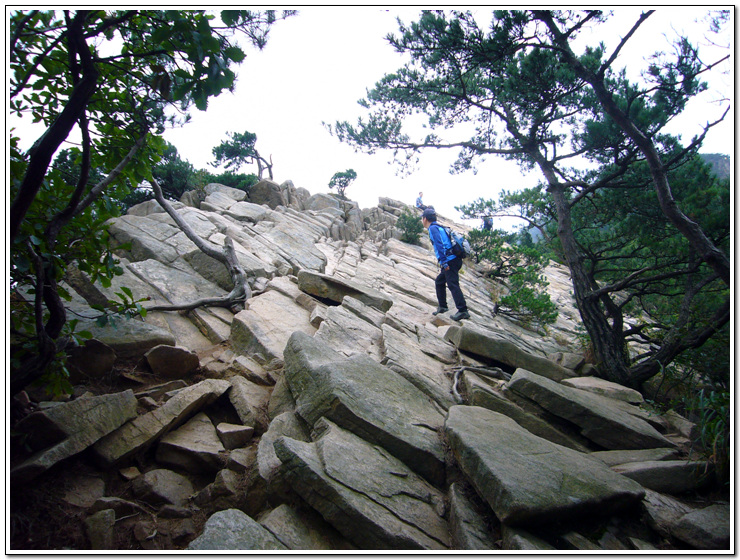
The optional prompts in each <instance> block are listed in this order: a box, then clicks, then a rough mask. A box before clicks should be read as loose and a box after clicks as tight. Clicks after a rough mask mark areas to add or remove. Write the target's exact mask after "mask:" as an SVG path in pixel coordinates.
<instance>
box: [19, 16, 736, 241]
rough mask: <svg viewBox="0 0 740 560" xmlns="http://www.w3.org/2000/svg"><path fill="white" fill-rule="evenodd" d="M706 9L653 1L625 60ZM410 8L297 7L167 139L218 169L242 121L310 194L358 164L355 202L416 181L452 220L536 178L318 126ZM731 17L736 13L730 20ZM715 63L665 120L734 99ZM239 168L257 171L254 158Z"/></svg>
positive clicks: (370, 78)
mask: <svg viewBox="0 0 740 560" xmlns="http://www.w3.org/2000/svg"><path fill="white" fill-rule="evenodd" d="M615 10H616V12H617V15H619V16H620V17H619V20H620V21H621V22H622V25H616V26H614V25H611V30H612V32H613V33H616V34H617V35H615V36H614V37H615V38H616V37H618V36H619V34H622V35H623V34H624V33H626V32H627V30H628V29H629V27H630V26H631V25H632V23H633V22H634V21H635V20H636V18H637V15H638V14H639V9H637V8H616V9H615ZM473 11H474V12H475V13H476V15H477V16H478V19H479V21H480V22H481V23H482V24H483V26H487V23H488V22H489V21H490V15H489V14H490V8H486V9H484V8H482V7H476V8H473ZM705 13H706V8H705V7H693V8H679V7H664V8H659V13H657V14H655V15H653V16H652V17H651V18H649V20H648V22H647V23H646V24H645V25H644V26H643V28H641V30H640V31H639V32H638V35H637V36H636V37H634V38H633V39H632V40H631V41H630V43H629V45H630V46H631V51H626V52H625V53H624V57H625V60H633V61H634V60H635V59H636V58H642V57H643V56H644V55H647V54H650V52H652V50H654V49H653V48H652V45H654V44H660V47H657V48H667V46H666V42H665V39H664V38H663V36H662V34H663V33H668V35H669V36H670V37H672V36H674V33H673V32H672V31H671V26H672V27H674V28H675V29H676V30H680V29H681V28H682V27H683V26H684V25H690V24H691V22H692V21H693V20H695V19H697V18H702V17H703V15H704V14H705ZM418 14H419V8H397V7H389V8H388V9H383V8H379V7H352V6H348V7H305V8H300V9H299V14H298V15H296V16H294V17H291V18H289V19H287V20H285V21H279V22H277V23H276V24H275V25H274V26H273V28H272V29H271V31H270V36H269V40H268V43H267V46H266V47H265V49H264V50H262V51H258V50H256V49H254V48H251V47H250V48H245V51H246V53H247V58H246V60H245V61H244V62H243V63H242V64H241V65H240V66H239V67H238V68H237V73H238V80H237V85H236V89H235V91H234V93H228V92H227V93H224V94H221V95H220V96H219V97H217V98H214V99H211V100H210V102H209V107H208V110H207V111H206V112H201V111H198V110H197V109H193V111H192V121H191V122H190V123H189V124H187V125H185V126H184V127H183V128H180V129H177V130H170V131H167V132H166V133H165V138H166V139H167V140H168V141H169V142H171V143H172V144H174V145H175V146H176V147H177V149H178V151H179V153H180V156H181V157H182V158H183V159H186V160H187V161H189V162H190V163H192V164H193V165H194V166H195V167H196V168H207V169H210V170H212V171H215V169H213V168H211V167H210V166H209V164H210V162H212V161H213V155H212V151H211V150H212V149H213V147H215V146H217V145H218V144H220V143H221V142H222V141H224V140H227V133H228V132H244V131H247V130H248V131H249V132H252V133H255V134H256V135H257V144H256V147H257V150H258V151H259V152H260V154H261V155H263V156H264V157H266V158H268V159H269V158H270V156H271V157H272V161H273V164H274V167H273V170H274V175H275V180H276V181H277V182H278V183H282V182H283V181H285V180H288V179H290V180H292V181H293V183H294V184H295V185H296V186H297V187H303V188H306V189H308V190H309V191H310V192H311V193H312V194H315V193H318V192H329V188H328V183H329V180H330V179H331V177H332V175H333V174H334V173H335V172H337V171H344V170H346V169H348V168H352V169H354V170H355V171H356V172H357V180H356V181H355V182H354V183H352V185H350V187H349V188H348V189H347V193H346V194H347V196H348V197H349V198H350V199H352V200H356V201H358V202H359V204H360V206H361V207H362V208H369V207H373V206H376V205H377V204H378V197H389V198H393V199H396V200H402V201H404V202H407V203H409V204H413V203H414V201H415V199H416V196H417V195H418V193H419V191H423V192H424V201H425V203H426V204H433V205H434V206H435V207H436V209H437V211H438V212H439V213H440V214H442V215H444V216H447V217H449V218H452V219H455V220H459V219H460V215H459V213H458V212H456V211H455V210H454V206H456V205H460V204H464V203H467V202H472V201H473V200H476V199H477V198H479V197H484V198H497V196H498V192H499V190H500V189H508V190H515V189H520V188H524V187H529V186H533V185H534V184H536V182H537V181H538V180H539V179H540V178H541V176H540V175H539V174H538V173H531V174H529V175H527V176H523V175H522V173H521V172H520V170H519V168H518V166H517V165H515V164H513V163H511V162H506V161H504V160H503V159H500V158H493V157H491V158H489V159H487V160H486V161H485V162H484V163H482V164H480V165H479V172H478V173H477V174H473V173H472V172H467V173H465V174H462V175H450V174H449V166H450V164H451V163H452V162H453V161H454V159H455V158H456V155H457V152H456V151H455V150H448V151H444V150H437V151H433V152H429V153H428V154H426V155H424V156H422V158H421V161H420V163H419V164H418V166H417V169H418V170H417V171H415V172H414V173H412V174H411V175H409V176H407V177H399V176H397V175H396V167H395V166H393V165H391V164H389V161H390V159H391V158H392V154H391V152H390V151H387V152H378V153H376V154H375V155H368V154H363V153H355V152H354V151H353V149H352V148H350V147H349V146H348V145H345V144H341V143H340V142H339V141H338V140H337V139H336V138H335V137H332V136H331V135H330V134H329V133H328V131H327V130H326V128H325V127H324V126H323V125H322V121H323V122H327V123H331V124H334V123H335V122H336V121H338V120H348V121H350V122H352V123H354V122H356V120H357V117H358V116H361V115H365V114H366V113H365V111H364V109H362V107H360V106H359V105H358V104H357V101H358V100H359V99H361V98H362V97H364V96H365V93H366V90H367V89H370V88H372V87H373V85H374V84H375V82H377V81H378V80H379V79H380V78H381V77H382V76H383V75H384V74H386V73H389V72H393V71H395V70H397V69H398V68H400V67H401V66H402V63H403V60H402V59H401V58H400V55H398V54H397V53H395V52H394V51H393V49H392V48H391V47H390V46H389V45H388V43H387V41H385V36H386V35H387V34H388V33H397V30H398V26H397V24H396V18H397V17H401V19H402V20H403V21H404V22H406V23H409V22H410V21H413V20H415V19H416V18H417V17H418ZM622 16H624V17H622ZM733 25H734V22H733V23H732V24H730V28H732V27H733ZM657 28H660V29H657ZM707 28H708V25H707V24H701V25H699V26H698V27H697V26H694V27H693V29H698V30H701V31H695V32H693V33H692V34H691V35H690V38H692V39H693V40H694V41H698V40H700V39H701V37H703V36H704V30H706V29H707ZM697 33H700V35H697ZM599 40H605V41H608V37H607V35H606V34H605V30H604V28H603V27H599ZM593 42H595V41H590V43H592V44H593ZM701 42H704V41H703V40H702V41H701ZM608 45H609V43H607V46H608ZM646 47H647V48H646ZM608 50H609V49H608ZM700 52H701V51H700ZM620 66H621V65H620ZM645 66H646V65H645V64H644V63H640V62H637V63H634V62H633V63H631V64H630V65H629V66H628V70H629V71H637V70H640V69H642V68H644V67H645ZM729 67H730V68H731V67H732V66H729ZM715 74H718V77H717V78H712V84H714V85H716V86H717V87H720V88H722V90H723V92H722V93H721V94H720V93H718V92H717V90H716V89H715V90H712V91H710V92H707V93H705V94H702V95H701V96H700V98H698V99H695V100H693V101H692V103H691V105H690V106H689V110H688V111H687V114H686V115H685V116H684V117H682V121H681V122H680V124H679V125H678V126H680V128H676V129H675V130H674V131H673V132H680V133H682V135H683V138H684V140H686V141H688V140H689V139H690V138H691V137H692V136H693V135H694V134H696V133H698V132H699V131H700V126H701V125H702V124H704V123H705V122H706V121H708V120H714V119H716V118H717V116H719V114H721V111H720V109H719V108H718V107H717V105H716V104H713V103H711V101H712V100H714V99H717V98H718V97H719V96H720V95H723V96H725V97H730V98H733V97H732V96H733V92H734V90H733V87H734V85H733V76H732V75H724V76H722V75H719V73H718V72H715ZM733 99H734V98H733ZM710 134H711V135H710V136H709V137H708V138H707V141H706V142H705V145H704V148H703V150H702V151H703V152H720V153H725V154H730V155H731V154H733V152H734V120H733V118H732V115H730V116H729V118H727V119H726V122H725V123H723V125H722V128H721V129H719V127H718V130H716V131H714V132H712V133H710ZM35 138H36V135H33V136H31V137H29V138H28V140H27V141H26V139H25V138H24V142H23V145H24V146H30V144H31V143H32V142H33V141H34V140H35ZM239 171H242V172H253V173H256V165H255V166H254V167H253V168H246V167H245V168H242V169H240V170H239ZM470 225H477V224H476V223H475V222H471V223H470ZM498 225H500V226H504V225H505V224H498Z"/></svg>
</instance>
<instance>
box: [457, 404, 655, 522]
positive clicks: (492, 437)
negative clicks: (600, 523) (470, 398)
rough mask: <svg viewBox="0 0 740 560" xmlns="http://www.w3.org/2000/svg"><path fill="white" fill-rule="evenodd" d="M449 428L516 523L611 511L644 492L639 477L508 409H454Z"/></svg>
mask: <svg viewBox="0 0 740 560" xmlns="http://www.w3.org/2000/svg"><path fill="white" fill-rule="evenodd" d="M445 430H446V434H447V437H448V439H449V442H450V446H451V448H452V451H453V453H454V455H455V458H456V459H457V462H458V464H459V465H460V468H461V469H462V471H463V473H464V474H465V475H466V476H467V477H468V479H469V481H470V482H471V484H472V485H473V487H474V488H475V489H476V491H477V492H478V494H479V495H480V496H481V497H482V498H483V499H485V500H486V501H487V502H488V504H489V505H490V506H491V508H492V509H493V511H494V513H495V514H496V517H498V518H499V520H500V521H501V522H502V523H505V524H507V525H510V526H524V527H528V526H534V527H536V526H538V525H539V524H541V523H562V522H567V521H568V520H569V519H574V518H576V517H579V516H583V515H594V514H595V515H604V516H608V515H610V514H611V513H613V512H616V511H619V510H621V509H624V508H627V507H629V506H631V505H634V504H636V503H638V502H639V501H640V500H641V499H642V497H643V496H644V490H643V489H642V487H641V486H640V485H639V484H637V483H635V482H634V481H631V480H629V479H627V478H625V477H622V476H615V473H613V472H612V471H611V470H610V469H609V468H608V467H607V466H606V465H604V464H603V463H601V462H599V461H597V460H595V459H591V458H589V457H588V456H587V455H585V454H583V453H579V452H577V451H574V450H572V449H569V448H567V447H563V446H560V445H557V444H555V443H552V442H550V441H547V440H545V439H542V438H539V437H537V436H535V435H533V434H531V433H529V432H528V431H526V430H525V429H523V428H522V427H520V426H519V425H518V424H517V423H516V422H514V421H513V420H511V419H510V418H508V417H506V416H504V415H503V414H498V413H496V412H492V411H490V410H486V409H484V408H479V407H474V406H454V407H452V408H451V409H450V411H449V414H448V417H447V421H446V422H445Z"/></svg>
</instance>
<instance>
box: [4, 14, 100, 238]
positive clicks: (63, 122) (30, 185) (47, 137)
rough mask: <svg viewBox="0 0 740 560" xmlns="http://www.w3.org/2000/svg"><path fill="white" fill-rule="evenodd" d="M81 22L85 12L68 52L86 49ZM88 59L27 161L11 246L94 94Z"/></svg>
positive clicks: (73, 28)
mask: <svg viewBox="0 0 740 560" xmlns="http://www.w3.org/2000/svg"><path fill="white" fill-rule="evenodd" d="M84 19H85V12H78V13H77V14H76V15H75V17H74V19H73V20H72V22H71V25H70V26H69V28H68V29H67V36H68V41H69V43H70V50H76V51H77V52H81V51H82V49H88V47H87V44H86V43H85V39H84V35H83V29H82V24H83V21H84ZM73 45H74V46H73ZM89 56H90V55H89V50H88V51H87V60H85V57H84V56H82V55H81V59H82V60H81V61H82V69H83V72H82V78H81V79H80V81H79V83H78V84H77V85H76V86H75V88H74V89H73V90H72V95H71V96H70V98H69V101H68V102H67V103H66V105H65V106H64V110H62V112H61V113H60V114H59V116H58V117H57V118H56V120H55V121H54V122H53V123H52V125H51V126H50V127H49V128H48V129H47V130H46V132H45V133H44V134H43V135H42V136H41V138H39V139H38V140H37V141H36V142H35V143H34V145H33V147H32V148H31V149H30V150H29V153H30V159H29V162H28V169H27V170H26V175H25V176H24V177H23V182H22V183H21V186H20V188H19V189H18V194H17V195H16V197H15V200H13V203H12V204H11V206H10V234H9V240H10V244H11V245H12V244H13V241H14V240H15V237H16V236H17V235H18V232H19V231H20V229H21V224H22V223H23V218H24V217H25V216H26V213H27V212H28V209H29V208H30V207H31V204H32V203H33V201H34V199H35V198H36V195H37V194H38V192H39V189H40V188H41V184H42V182H43V180H44V177H45V176H46V171H47V169H49V165H50V164H51V158H52V157H53V156H54V154H55V153H56V151H57V150H58V149H59V146H60V145H61V143H62V142H64V141H65V140H66V139H67V136H69V133H70V131H71V130H72V127H74V125H75V123H76V122H77V121H78V119H79V118H80V116H81V115H82V114H83V113H84V111H85V108H86V107H87V104H88V103H89V102H90V99H91V98H92V95H93V93H94V92H95V87H96V86H97V81H98V76H99V72H98V70H97V69H96V68H95V65H94V64H92V62H91V61H90V60H89Z"/></svg>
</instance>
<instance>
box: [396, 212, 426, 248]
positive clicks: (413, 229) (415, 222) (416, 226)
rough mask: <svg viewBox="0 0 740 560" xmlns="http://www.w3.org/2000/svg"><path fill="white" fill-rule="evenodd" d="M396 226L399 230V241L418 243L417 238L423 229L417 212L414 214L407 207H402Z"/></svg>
mask: <svg viewBox="0 0 740 560" xmlns="http://www.w3.org/2000/svg"><path fill="white" fill-rule="evenodd" d="M396 227H398V228H399V229H400V230H401V241H403V242H405V243H411V244H412V245H418V244H419V238H420V237H421V234H422V232H423V231H424V225H423V224H422V223H421V219H420V218H419V216H418V215H417V214H414V213H413V212H411V211H410V210H409V209H408V208H404V209H403V211H402V212H401V215H400V216H399V217H398V221H397V222H396Z"/></svg>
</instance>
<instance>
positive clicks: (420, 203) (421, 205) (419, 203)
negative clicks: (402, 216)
mask: <svg viewBox="0 0 740 560" xmlns="http://www.w3.org/2000/svg"><path fill="white" fill-rule="evenodd" d="M423 196H424V193H422V192H420V193H419V197H418V198H417V199H416V207H417V208H418V209H419V210H426V209H427V206H425V205H424V202H423V201H422V200H421V198H422V197H423Z"/></svg>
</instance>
